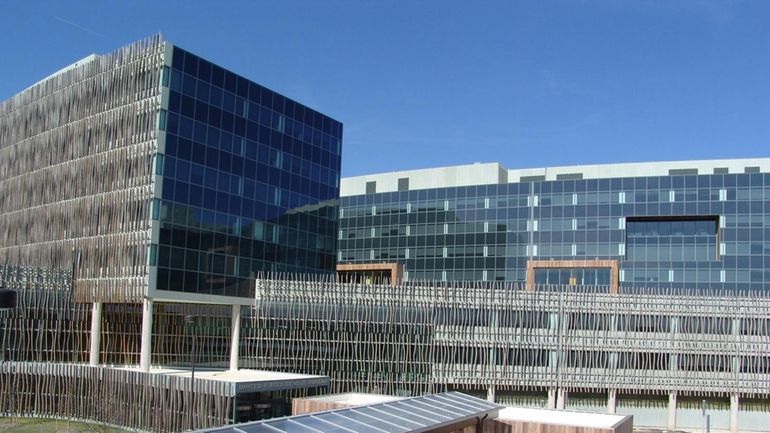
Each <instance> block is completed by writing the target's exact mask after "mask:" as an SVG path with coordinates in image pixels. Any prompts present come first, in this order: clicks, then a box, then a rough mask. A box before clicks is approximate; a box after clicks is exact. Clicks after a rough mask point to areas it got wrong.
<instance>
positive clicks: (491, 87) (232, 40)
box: [0, 0, 770, 176]
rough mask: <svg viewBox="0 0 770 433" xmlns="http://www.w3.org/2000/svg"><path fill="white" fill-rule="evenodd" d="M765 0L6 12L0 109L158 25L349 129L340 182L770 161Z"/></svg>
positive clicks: (18, 5)
mask: <svg viewBox="0 0 770 433" xmlns="http://www.w3.org/2000/svg"><path fill="white" fill-rule="evenodd" d="M768 23H770V2H767V1H759V0H758V1H713V2H712V1H695V0H691V1H663V0H661V1H628V2H626V1H609V0H607V1H578V0H570V1H557V0H554V1H542V2H541V1H531V2H519V1H499V2H496V1H473V2H469V1H453V0H443V1H390V0H378V1H364V0H345V1H342V0H331V1H313V0H307V1H232V2H226V1H194V0H187V1H172V0H167V1H106V0H105V1H77V0H72V1H21V0H10V1H6V2H4V3H3V12H2V14H1V15H0V27H1V28H3V30H4V32H3V33H4V36H5V37H4V40H5V43H4V44H2V46H0V54H1V55H2V56H1V57H0V58H2V59H3V62H2V63H3V65H4V66H3V67H2V69H0V71H1V72H0V99H6V98H8V97H10V96H11V95H13V94H15V93H17V92H19V91H20V90H22V89H23V88H25V87H27V86H28V85H30V84H32V83H33V82H35V81H37V80H39V79H40V78H42V77H44V76H46V75H48V74H49V73H51V72H53V71H55V70H57V69H59V68H61V67H63V66H66V65H68V64H70V63H72V62H74V61H76V60H78V59H80V58H82V57H85V56H86V55H88V54H90V53H92V52H95V53H105V52H109V51H111V50H114V49H116V48H118V47H120V46H122V45H124V44H126V43H129V42H131V41H134V40H137V39H141V38H143V37H144V36H147V35H150V34H152V33H155V32H162V33H163V35H164V37H166V38H167V39H168V40H170V41H171V42H173V43H175V44H176V45H179V46H181V47H183V48H185V49H188V50H190V51H192V52H194V53H196V54H199V55H201V56H203V57H205V58H208V59H210V60H212V61H214V62H216V63H218V64H220V65H222V66H224V67H227V68H229V69H231V70H233V71H235V72H237V73H239V74H242V75H244V76H246V77H248V78H250V79H253V80H254V81H257V82H259V83H261V84H263V85H265V86H267V87H270V88H272V89H274V90H276V91H278V92H280V93H283V94H285V95H287V96H289V97H291V98H293V99H296V100H298V101H300V102H302V103H304V104H306V105H308V106H310V107H312V108H315V109H317V110H319V111H322V112H324V113H326V114H329V115H331V116H332V117H334V118H336V119H338V120H340V121H342V122H343V123H344V124H345V136H344V143H343V175H344V176H352V175H360V174H366V173H374V172H384V171H394V170H403V169H413V168H425V167H436V166H444V165H453V164H464V163H472V162H493V161H499V162H501V163H502V164H503V165H505V166H506V167H508V168H526V167H543V166H554V165H571V164H588V163H607V162H633V161H658V160H679V159H712V158H731V157H733V158H734V157H762V156H768V153H769V152H768V149H769V148H770V49H768V47H770V25H768Z"/></svg>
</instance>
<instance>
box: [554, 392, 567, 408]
mask: <svg viewBox="0 0 770 433" xmlns="http://www.w3.org/2000/svg"><path fill="white" fill-rule="evenodd" d="M566 407H567V390H566V389H564V388H559V391H558V392H557V393H556V409H557V410H564V408H566Z"/></svg>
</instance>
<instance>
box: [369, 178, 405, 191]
mask: <svg viewBox="0 0 770 433" xmlns="http://www.w3.org/2000/svg"><path fill="white" fill-rule="evenodd" d="M398 190H399V191H409V178H408V177H402V178H399V179H398ZM366 193H367V194H369V192H368V191H367V192H366Z"/></svg>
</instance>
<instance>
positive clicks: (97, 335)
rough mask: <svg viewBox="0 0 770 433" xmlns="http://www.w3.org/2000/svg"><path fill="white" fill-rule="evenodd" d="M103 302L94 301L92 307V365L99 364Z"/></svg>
mask: <svg viewBox="0 0 770 433" xmlns="http://www.w3.org/2000/svg"><path fill="white" fill-rule="evenodd" d="M102 305H103V304H102V303H101V302H94V304H93V306H92V307H91V352H90V354H89V357H88V363H89V364H90V365H99V347H100V345H101V343H102Z"/></svg>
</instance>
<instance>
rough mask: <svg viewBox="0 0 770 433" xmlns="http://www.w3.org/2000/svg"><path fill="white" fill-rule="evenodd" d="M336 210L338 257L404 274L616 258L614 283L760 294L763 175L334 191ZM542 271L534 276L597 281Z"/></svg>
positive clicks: (766, 221)
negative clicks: (393, 267) (393, 265)
mask: <svg viewBox="0 0 770 433" xmlns="http://www.w3.org/2000/svg"><path fill="white" fill-rule="evenodd" d="M340 216H341V219H340V230H339V233H338V237H339V256H338V259H339V262H340V263H381V262H398V263H402V264H403V265H404V271H405V278H407V279H408V280H418V279H429V280H446V281H469V280H470V281H495V280H498V281H520V282H524V281H526V278H527V276H526V271H527V263H528V262H529V261H542V260H565V261H573V260H595V259H598V260H617V263H618V267H619V271H618V280H619V286H620V287H621V288H622V287H633V286H637V287H640V286H644V287H649V286H655V287H670V288H703V289H706V288H710V289H728V290H768V289H770V174H766V173H739V174H701V175H671V176H656V177H629V178H619V177H617V178H606V179H567V180H548V181H532V182H520V183H507V184H502V183H501V184H492V185H479V186H463V187H449V188H436V189H421V190H412V191H397V192H383V193H374V194H363V195H354V196H347V197H342V198H341V210H340ZM549 271H550V272H545V271H538V272H537V275H536V279H537V281H536V283H537V282H538V281H539V282H543V281H545V280H548V281H550V279H556V280H557V281H560V282H561V283H565V284H568V283H573V284H574V283H575V281H577V283H578V284H580V281H582V280H585V281H590V282H591V284H593V283H594V282H599V283H600V284H601V282H604V281H605V280H606V279H607V276H606V274H605V271H603V270H574V269H573V270H569V269H561V270H559V269H554V270H549ZM560 271H561V273H560ZM586 271H588V272H586ZM549 276H550V279H549ZM571 278H574V279H573V280H571ZM587 284H588V283H587Z"/></svg>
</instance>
